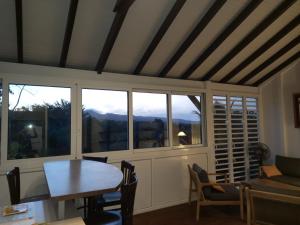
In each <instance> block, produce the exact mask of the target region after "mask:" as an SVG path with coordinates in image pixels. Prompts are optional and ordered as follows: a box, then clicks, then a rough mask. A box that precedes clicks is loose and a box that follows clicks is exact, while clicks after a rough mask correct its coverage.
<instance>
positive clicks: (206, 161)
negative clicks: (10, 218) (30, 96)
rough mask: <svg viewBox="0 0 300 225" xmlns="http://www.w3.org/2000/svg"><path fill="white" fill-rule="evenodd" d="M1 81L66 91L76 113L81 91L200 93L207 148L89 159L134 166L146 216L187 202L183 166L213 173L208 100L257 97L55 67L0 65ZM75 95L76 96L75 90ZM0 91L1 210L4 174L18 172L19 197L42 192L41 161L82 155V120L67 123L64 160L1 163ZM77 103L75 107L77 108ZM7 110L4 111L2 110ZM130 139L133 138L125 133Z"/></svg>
mask: <svg viewBox="0 0 300 225" xmlns="http://www.w3.org/2000/svg"><path fill="white" fill-rule="evenodd" d="M0 79H2V82H3V84H4V86H3V87H5V85H6V84H8V83H10V82H20V83H28V84H41V85H42V84H44V85H45V84H48V85H54V84H56V85H64V86H71V87H72V90H73V89H74V90H75V91H72V107H74V108H72V110H74V111H75V112H78V111H79V112H80V111H81V110H80V107H81V106H80V99H79V97H80V95H78V93H79V91H78V90H80V89H78V88H80V87H91V88H106V89H117V90H133V89H139V90H143V89H146V90H158V91H159V90H160V91H164V92H167V93H172V92H173V91H176V92H182V93H187V92H188V93H205V94H206V98H207V101H206V103H205V106H206V107H205V111H206V114H207V117H206V118H207V121H206V123H207V145H205V146H188V147H182V148H178V147H177V148H174V147H173V148H172V147H168V148H164V149H148V150H143V151H142V150H138V151H136V150H133V149H132V144H131V147H130V150H128V151H119V152H106V153H96V154H94V153H93V155H99V156H101V155H102V156H103V155H106V156H108V157H109V162H110V163H113V164H115V165H119V163H120V161H121V160H122V159H125V160H129V161H131V162H132V163H133V164H134V165H135V166H136V172H137V176H138V179H139V183H138V189H137V196H136V205H135V213H140V212H145V211H150V210H154V209H158V208H162V207H167V206H171V205H176V204H180V203H183V202H186V201H187V199H188V170H187V164H192V163H198V164H199V165H200V166H202V167H203V168H205V169H207V170H208V171H209V172H214V168H215V164H214V162H215V160H214V150H213V130H212V128H213V126H212V119H213V118H212V104H211V101H210V99H211V96H212V94H213V93H214V92H215V91H216V92H224V93H231V94H233V93H234V94H238V95H239V94H244V95H249V96H257V95H258V93H259V90H258V88H252V87H242V86H234V85H220V84H212V83H210V82H198V81H185V80H175V79H165V78H152V77H142V76H131V75H125V74H123V75H121V74H112V73H103V74H101V75H99V74H97V73H96V72H93V71H83V70H73V69H62V68H54V67H43V66H33V65H24V64H13V63H1V62H0ZM76 90H77V91H76ZM5 93H7V90H6V92H5V91H4V97H3V113H2V115H3V117H2V121H3V122H2V127H1V129H2V142H1V165H0V205H5V204H8V203H9V195H8V187H7V182H6V178H5V176H4V172H5V171H7V170H8V169H10V168H12V167H13V166H16V165H17V166H20V167H21V172H22V174H21V178H22V179H21V189H22V191H21V192H22V196H30V195H35V194H41V193H45V192H46V191H47V186H46V181H45V178H44V173H43V169H42V165H43V161H44V160H57V159H62V158H70V159H73V158H75V156H78V157H79V158H80V156H81V117H80V115H78V114H79V113H75V114H76V116H75V117H76V118H72V125H73V128H74V129H73V128H72V130H73V131H72V132H73V133H72V144H71V146H72V155H71V156H67V157H58V158H55V157H52V158H45V159H26V160H17V161H7V160H6V157H5V156H6V149H7V118H8V117H7V107H8V98H7V96H5V95H7V94H5ZM76 102H77V103H78V104H77V105H76ZM5 108H6V109H5ZM129 135H132V134H129Z"/></svg>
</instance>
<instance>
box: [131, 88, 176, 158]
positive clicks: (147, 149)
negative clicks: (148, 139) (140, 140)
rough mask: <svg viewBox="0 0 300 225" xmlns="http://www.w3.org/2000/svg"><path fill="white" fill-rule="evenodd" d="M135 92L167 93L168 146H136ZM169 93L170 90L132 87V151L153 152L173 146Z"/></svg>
mask: <svg viewBox="0 0 300 225" xmlns="http://www.w3.org/2000/svg"><path fill="white" fill-rule="evenodd" d="M133 92H138V93H149V94H165V95H166V103H167V105H166V110H167V123H168V124H167V133H168V146H165V147H153V148H134V146H133V143H134V140H133V139H134V135H133ZM169 95H170V92H168V91H161V90H156V89H132V90H131V102H132V104H131V115H129V116H130V120H131V122H132V130H131V133H132V140H131V141H132V149H131V150H132V151H134V152H141V153H142V152H153V151H165V150H169V149H170V148H172V147H173V146H172V142H171V140H170V136H172V135H170V134H171V133H170V120H169V118H170V117H171V112H170V109H169V106H170V99H169Z"/></svg>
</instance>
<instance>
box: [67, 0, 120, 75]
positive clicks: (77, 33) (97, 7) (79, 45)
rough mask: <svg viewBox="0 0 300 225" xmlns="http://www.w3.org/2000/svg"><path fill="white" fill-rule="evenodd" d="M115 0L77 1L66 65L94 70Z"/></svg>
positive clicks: (112, 16) (109, 23)
mask: <svg viewBox="0 0 300 225" xmlns="http://www.w3.org/2000/svg"><path fill="white" fill-rule="evenodd" d="M115 3H116V1H112V0H101V1H99V0H84V1H82V0H81V1H79V3H78V7H77V12H76V18H75V24H74V28H73V34H72V39H71V43H70V49H69V54H68V58H67V67H72V68H79V69H90V70H94V69H95V67H96V64H97V61H98V58H99V56H100V53H101V50H102V48H103V45H104V42H105V39H106V36H107V34H108V32H109V29H110V26H111V24H112V22H113V19H114V15H115V14H114V13H113V8H114V6H115Z"/></svg>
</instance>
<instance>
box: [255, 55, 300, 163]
mask: <svg viewBox="0 0 300 225" xmlns="http://www.w3.org/2000/svg"><path fill="white" fill-rule="evenodd" d="M261 93H262V95H261V97H262V102H263V118H264V120H263V121H264V122H263V126H264V141H265V143H266V144H268V145H269V147H270V148H271V150H272V155H273V156H274V155H276V154H281V155H285V156H291V157H299V158H300V129H299V128H295V126H294V108H293V94H294V93H300V61H299V60H298V62H296V63H294V64H293V65H292V66H291V67H289V68H288V69H286V70H284V71H282V72H281V73H280V74H278V75H276V76H275V77H274V79H272V80H271V81H269V82H267V83H266V84H265V85H263V86H262V87H261Z"/></svg>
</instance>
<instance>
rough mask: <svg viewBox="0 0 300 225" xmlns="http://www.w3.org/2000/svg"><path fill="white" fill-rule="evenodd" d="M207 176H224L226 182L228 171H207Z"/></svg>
mask: <svg viewBox="0 0 300 225" xmlns="http://www.w3.org/2000/svg"><path fill="white" fill-rule="evenodd" d="M207 175H208V176H224V178H225V182H226V183H228V181H229V180H228V173H208V174H207Z"/></svg>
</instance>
